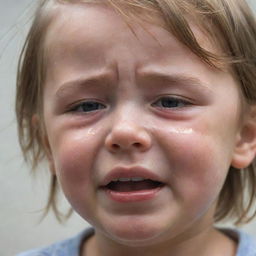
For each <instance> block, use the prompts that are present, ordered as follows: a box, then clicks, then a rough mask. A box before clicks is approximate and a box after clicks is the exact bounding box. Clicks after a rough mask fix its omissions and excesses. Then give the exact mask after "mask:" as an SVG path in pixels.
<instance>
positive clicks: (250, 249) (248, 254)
mask: <svg viewBox="0 0 256 256" xmlns="http://www.w3.org/2000/svg"><path fill="white" fill-rule="evenodd" d="M237 233H238V236H239V247H238V252H237V256H256V240H255V238H253V237H252V236H250V235H248V234H246V233H244V232H241V231H237Z"/></svg>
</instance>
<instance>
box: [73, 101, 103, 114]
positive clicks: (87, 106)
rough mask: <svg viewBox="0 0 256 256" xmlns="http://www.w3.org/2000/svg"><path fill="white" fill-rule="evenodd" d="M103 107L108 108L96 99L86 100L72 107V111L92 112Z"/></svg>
mask: <svg viewBox="0 0 256 256" xmlns="http://www.w3.org/2000/svg"><path fill="white" fill-rule="evenodd" d="M103 108H106V106H105V105H103V104H102V103H99V102H96V101H85V102H81V103H79V104H76V105H75V106H74V107H72V108H71V109H70V112H92V111H96V110H99V109H103Z"/></svg>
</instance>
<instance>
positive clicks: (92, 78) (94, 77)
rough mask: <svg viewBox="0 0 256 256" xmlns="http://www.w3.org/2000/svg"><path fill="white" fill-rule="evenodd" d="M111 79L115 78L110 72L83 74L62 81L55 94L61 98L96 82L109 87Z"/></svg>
mask: <svg viewBox="0 0 256 256" xmlns="http://www.w3.org/2000/svg"><path fill="white" fill-rule="evenodd" d="M111 80H113V75H111V74H110V72H101V73H95V74H90V75H87V76H81V77H79V78H77V79H73V80H70V81H67V82H64V83H62V84H61V85H60V87H59V88H58V90H57V91H56V93H55V95H56V97H58V98H59V97H60V98H61V97H63V96H65V95H66V94H68V93H69V92H73V91H74V90H81V89H83V88H84V87H86V88H89V87H93V86H95V85H96V84H97V85H100V86H101V87H107V86H108V85H109V82H110V81H111Z"/></svg>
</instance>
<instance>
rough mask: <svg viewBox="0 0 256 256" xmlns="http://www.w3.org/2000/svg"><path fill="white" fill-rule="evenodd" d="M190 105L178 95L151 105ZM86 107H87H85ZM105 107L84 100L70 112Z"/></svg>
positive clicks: (172, 106)
mask: <svg viewBox="0 0 256 256" xmlns="http://www.w3.org/2000/svg"><path fill="white" fill-rule="evenodd" d="M159 103H160V104H159ZM188 105H192V103H191V102H189V101H187V100H184V99H181V98H178V97H167V96H165V97H162V98H159V99H158V100H157V101H155V102H154V103H152V104H151V106H153V107H158V108H162V109H173V108H174V109H177V108H183V107H186V106H188ZM86 107H87V109H85V108H86ZM88 107H89V109H88ZM105 108H106V106H105V105H104V104H102V103H100V102H97V101H84V102H81V103H79V104H77V105H75V106H74V107H72V108H71V109H70V110H69V112H81V113H89V112H94V111H98V110H100V109H105Z"/></svg>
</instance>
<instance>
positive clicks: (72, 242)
mask: <svg viewBox="0 0 256 256" xmlns="http://www.w3.org/2000/svg"><path fill="white" fill-rule="evenodd" d="M93 233H94V230H93V229H92V228H89V229H86V230H84V231H83V232H81V233H79V234H78V235H76V236H74V237H71V238H69V239H66V240H63V241H60V242H57V243H54V244H51V245H50V246H47V247H43V248H38V249H33V250H29V251H27V252H23V253H19V254H18V255H16V256H70V255H74V256H76V255H77V256H78V255H79V249H80V245H81V243H82V241H84V240H85V239H87V238H89V237H90V236H91V235H92V234H93Z"/></svg>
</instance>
